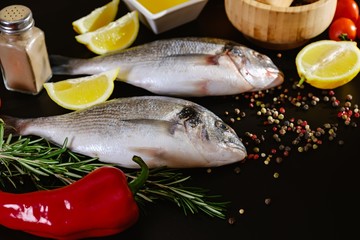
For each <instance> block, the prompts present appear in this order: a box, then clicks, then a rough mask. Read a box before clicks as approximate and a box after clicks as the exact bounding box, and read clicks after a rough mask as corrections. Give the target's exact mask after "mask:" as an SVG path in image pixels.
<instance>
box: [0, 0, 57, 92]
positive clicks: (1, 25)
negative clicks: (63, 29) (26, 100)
mask: <svg viewBox="0 0 360 240" xmlns="http://www.w3.org/2000/svg"><path fill="white" fill-rule="evenodd" d="M0 66H1V71H2V76H3V80H4V84H5V87H6V89H8V90H11V91H17V92H22V93H29V94H33V95H36V94H38V93H39V92H40V91H41V89H42V88H43V84H44V83H45V82H46V81H48V80H49V79H50V78H51V77H52V72H51V67H50V63H49V57H48V53H47V49H46V44H45V36H44V32H43V31H42V30H41V29H39V28H37V27H36V26H34V19H33V16H32V12H31V10H30V9H29V8H28V7H26V6H23V5H11V6H8V7H5V8H3V9H2V10H0Z"/></svg>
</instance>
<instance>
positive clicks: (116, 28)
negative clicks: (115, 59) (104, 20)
mask: <svg viewBox="0 0 360 240" xmlns="http://www.w3.org/2000/svg"><path fill="white" fill-rule="evenodd" d="M138 32H139V17H138V12H137V11H132V12H129V13H127V14H126V15H124V16H122V17H121V18H119V19H118V20H116V21H113V22H111V23H109V24H108V25H106V26H104V27H102V28H99V29H97V30H95V31H92V32H88V33H84V34H81V35H78V36H76V37H75V38H76V40H77V41H78V42H79V43H82V44H85V45H86V46H87V48H88V49H89V50H90V51H92V52H94V53H96V54H105V53H109V52H113V51H117V50H121V49H124V48H127V47H128V46H130V45H131V44H132V43H133V42H134V41H135V39H136V37H137V35H138Z"/></svg>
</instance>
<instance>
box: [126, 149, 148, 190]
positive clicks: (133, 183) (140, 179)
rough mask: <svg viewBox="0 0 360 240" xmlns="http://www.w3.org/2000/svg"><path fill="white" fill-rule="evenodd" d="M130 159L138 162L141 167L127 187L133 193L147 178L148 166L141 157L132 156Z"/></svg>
mask: <svg viewBox="0 0 360 240" xmlns="http://www.w3.org/2000/svg"><path fill="white" fill-rule="evenodd" d="M132 160H133V161H134V162H136V163H137V164H139V165H140V167H141V172H140V175H139V176H138V177H137V178H135V179H134V180H132V181H131V182H130V183H129V188H130V190H131V192H132V193H133V194H134V195H135V194H136V193H137V192H138V191H139V189H140V188H141V187H142V186H143V185H144V184H145V182H146V180H147V179H148V177H149V168H148V166H147V165H146V163H145V162H144V161H143V160H142V159H141V157H138V156H133V158H132Z"/></svg>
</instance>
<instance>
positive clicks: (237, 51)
mask: <svg viewBox="0 0 360 240" xmlns="http://www.w3.org/2000/svg"><path fill="white" fill-rule="evenodd" d="M231 52H232V53H233V54H234V55H237V56H239V57H244V53H243V51H242V50H241V49H240V48H233V49H231Z"/></svg>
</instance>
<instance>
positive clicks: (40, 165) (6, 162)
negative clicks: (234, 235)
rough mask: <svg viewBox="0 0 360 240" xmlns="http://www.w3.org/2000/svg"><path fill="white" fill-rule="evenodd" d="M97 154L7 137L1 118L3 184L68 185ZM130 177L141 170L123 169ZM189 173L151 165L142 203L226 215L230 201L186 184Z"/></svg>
mask: <svg viewBox="0 0 360 240" xmlns="http://www.w3.org/2000/svg"><path fill="white" fill-rule="evenodd" d="M109 165H111V164H108V163H102V162H100V161H98V159H97V158H90V157H88V156H84V155H81V154H76V153H73V152H72V151H70V150H69V149H68V148H67V140H65V141H64V143H63V145H62V146H55V145H53V144H51V143H50V142H48V141H47V140H46V139H43V138H30V137H23V136H19V137H17V138H14V137H13V136H12V135H9V136H7V138H6V139H4V122H3V121H2V120H1V119H0V184H1V186H2V188H3V189H6V188H8V187H9V184H10V186H11V187H12V188H14V189H17V188H18V187H19V186H22V185H24V184H25V185H27V186H28V185H29V184H30V185H32V186H33V187H34V188H35V189H50V188H57V187H60V186H64V185H68V184H71V183H73V182H74V181H76V180H78V179H80V178H82V177H83V176H85V175H86V174H88V173H90V172H91V171H93V170H95V169H96V168H98V167H101V166H109ZM122 170H123V171H124V172H125V174H126V175H127V177H128V179H129V181H130V180H132V179H134V178H136V176H137V175H138V174H139V171H134V170H131V171H130V170H127V169H122ZM189 178H190V176H183V174H182V173H180V172H178V170H175V169H167V168H160V169H152V170H150V174H149V177H148V180H147V181H146V184H145V186H144V187H143V188H142V189H140V191H139V192H138V193H137V195H136V200H137V201H138V203H140V204H144V203H146V202H151V203H154V202H156V201H159V200H165V201H170V202H173V203H175V204H176V205H177V206H178V207H180V208H182V209H183V211H184V213H185V214H186V215H187V214H188V213H192V214H195V213H198V212H203V213H205V214H207V215H209V216H212V217H219V218H225V214H224V212H225V206H226V205H227V202H216V201H210V199H216V198H218V197H220V196H209V195H206V190H204V189H202V188H198V187H188V186H185V185H184V182H185V181H187V180H188V179H189Z"/></svg>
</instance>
